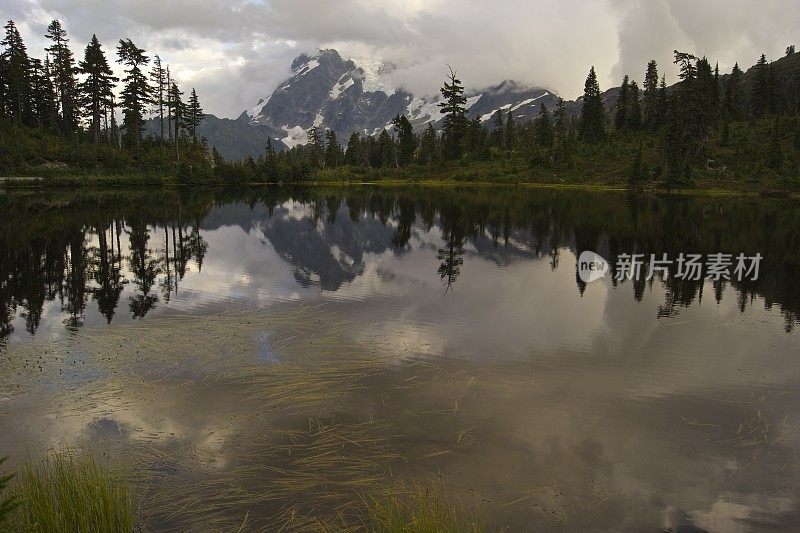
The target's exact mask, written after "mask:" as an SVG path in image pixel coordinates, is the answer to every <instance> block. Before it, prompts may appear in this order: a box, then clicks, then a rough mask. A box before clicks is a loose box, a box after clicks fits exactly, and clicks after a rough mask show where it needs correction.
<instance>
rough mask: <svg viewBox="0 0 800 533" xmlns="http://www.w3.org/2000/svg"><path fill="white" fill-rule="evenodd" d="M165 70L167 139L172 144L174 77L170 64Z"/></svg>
mask: <svg viewBox="0 0 800 533" xmlns="http://www.w3.org/2000/svg"><path fill="white" fill-rule="evenodd" d="M165 70H166V77H167V88H166V90H167V103H166V107H167V140H168V141H169V143H170V144H172V77H171V76H170V73H169V65H167V68H166V69H165Z"/></svg>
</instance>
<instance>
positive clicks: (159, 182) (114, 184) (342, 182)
mask: <svg viewBox="0 0 800 533" xmlns="http://www.w3.org/2000/svg"><path fill="white" fill-rule="evenodd" d="M728 185H730V186H726V184H722V183H719V182H717V181H714V182H699V183H696V184H695V186H694V187H691V188H684V189H666V188H663V187H658V186H650V187H645V188H643V189H641V190H640V191H638V192H639V193H644V194H657V195H662V194H672V195H682V196H744V197H774V198H783V199H792V200H796V199H800V192H797V191H794V190H789V189H779V188H778V189H776V188H773V187H766V186H757V187H752V186H751V187H741V185H744V184H743V183H742V182H734V183H730V184H728ZM198 186H199V187H203V188H209V189H212V188H222V189H225V188H239V187H260V186H288V187H291V186H325V187H357V186H373V187H375V186H377V187H407V186H415V187H522V188H534V189H556V190H580V191H597V192H626V193H627V192H629V188H628V187H627V185H626V184H625V183H623V182H619V183H603V182H599V183H598V182H593V181H584V180H578V181H573V182H568V183H567V182H550V181H519V180H493V181H479V180H459V179H447V178H445V179H433V178H427V179H425V178H423V179H419V178H395V177H391V178H384V177H382V176H381V175H380V174H377V175H375V176H373V177H372V178H371V179H369V178H367V179H364V177H362V176H353V179H325V178H324V177H322V176H321V177H319V178H314V179H309V180H304V181H297V182H282V181H270V180H263V181H262V180H256V181H246V182H237V183H225V182H219V181H210V182H197V181H182V180H176V179H172V178H169V177H160V176H143V175H113V176H100V175H98V176H78V175H64V176H58V177H27V176H26V177H24V178H23V177H19V178H0V192H2V191H4V190H8V191H13V190H43V189H44V190H53V191H60V190H69V189H83V190H92V189H126V188H131V187H148V188H163V187H178V188H181V187H198Z"/></svg>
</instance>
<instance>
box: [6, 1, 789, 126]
mask: <svg viewBox="0 0 800 533" xmlns="http://www.w3.org/2000/svg"><path fill="white" fill-rule="evenodd" d="M4 11H6V17H7V18H11V19H14V20H15V21H16V22H17V23H18V25H19V28H20V31H21V32H22V34H23V38H24V39H25V40H26V42H27V43H28V45H29V48H30V49H31V52H32V53H33V54H34V55H41V53H42V49H43V47H44V46H45V44H46V43H45V39H44V37H43V35H44V30H45V26H46V24H47V21H48V20H49V19H50V18H52V17H58V18H60V19H62V21H63V22H64V24H65V26H66V27H67V29H68V31H69V34H70V37H71V39H72V45H73V50H74V52H75V55H76V57H80V56H81V55H82V54H83V47H84V46H85V43H86V42H88V40H89V38H90V37H91V34H92V33H97V35H98V38H100V40H101V42H102V43H103V44H104V45H105V48H106V50H107V52H112V51H113V49H114V47H115V45H116V42H117V41H118V40H119V39H120V38H123V37H130V38H131V39H133V40H134V42H136V43H137V44H138V45H139V46H141V47H144V48H145V49H147V50H148V51H149V52H150V53H151V54H153V53H156V52H157V53H159V55H160V56H161V57H162V59H163V60H164V61H165V62H167V63H169V64H170V65H172V71H173V72H174V73H175V74H176V76H177V78H178V81H179V83H181V84H182V85H183V86H184V89H186V90H189V89H190V88H191V86H195V87H196V88H197V91H198V93H199V95H200V97H201V100H202V101H203V103H204V106H205V109H206V111H208V112H211V113H215V114H218V115H221V116H234V117H235V116H237V115H238V114H239V113H240V112H241V110H242V109H246V108H249V107H251V106H252V105H253V103H254V102H255V101H257V100H258V98H260V97H263V96H264V94H268V93H269V92H270V91H271V90H272V88H274V86H275V85H277V83H278V82H279V81H280V80H281V79H283V78H285V77H286V76H288V75H289V64H290V63H291V59H292V58H293V57H295V56H296V55H298V54H299V53H300V52H304V51H305V52H308V51H314V50H315V49H317V48H320V47H335V48H337V49H339V50H340V52H342V53H343V55H345V56H348V55H354V56H360V57H364V56H367V57H369V56H373V57H375V56H379V57H382V58H383V59H386V60H389V61H392V62H393V63H395V64H396V65H397V66H398V69H397V70H396V71H395V72H394V73H393V74H392V78H393V80H392V81H393V82H394V83H395V84H396V85H400V86H404V87H407V88H408V89H410V90H412V91H414V92H416V93H422V94H431V93H434V92H435V91H436V89H437V87H438V86H439V84H440V82H441V78H442V76H443V72H444V71H445V69H446V65H447V64H450V65H453V66H454V67H456V68H458V70H459V73H460V74H461V77H462V79H463V80H464V81H465V82H466V83H467V84H468V85H469V86H471V87H472V88H481V87H485V86H488V85H491V84H495V83H497V82H499V81H501V80H503V79H506V78H512V79H517V80H520V81H523V82H526V83H531V84H536V85H539V86H542V87H546V88H548V89H552V90H554V91H556V92H558V93H560V94H562V95H564V96H565V97H568V98H574V97H575V96H577V95H579V94H580V92H581V90H582V88H583V81H584V78H585V76H586V72H587V71H588V68H589V66H591V65H594V66H595V67H596V69H597V72H598V75H599V77H600V81H601V85H602V86H603V87H608V86H611V85H616V84H617V83H618V80H619V79H620V78H621V76H622V74H624V73H629V74H631V75H632V76H633V78H634V79H637V80H641V77H642V76H643V73H644V68H645V65H646V63H647V60H649V59H650V58H655V59H657V60H659V62H660V64H661V67H662V70H663V71H665V72H667V74H668V79H671V78H672V76H674V68H673V66H672V64H671V52H672V50H673V49H675V48H678V49H686V50H691V51H693V52H695V53H697V54H703V55H707V56H708V57H709V58H710V59H711V60H712V61H717V60H718V61H719V62H720V67H721V68H722V69H723V70H725V71H727V70H728V69H729V68H730V67H731V66H732V65H733V63H734V62H736V61H739V62H740V63H741V64H742V65H745V66H748V65H750V64H752V63H753V62H754V61H755V59H756V58H757V57H758V55H759V54H760V53H762V52H764V53H767V55H768V57H771V58H775V57H777V56H779V55H780V54H781V53H782V52H783V50H784V48H785V47H786V46H787V45H788V44H792V42H791V41H792V38H793V36H794V32H795V29H796V28H797V27H800V6H798V4H797V2H796V1H795V0H764V1H761V2H758V3H753V2H749V1H746V0H725V1H723V0H536V1H532V0H494V1H491V2H490V1H487V0H410V1H405V2H397V1H394V0H340V1H337V2H330V1H329V0H263V1H255V0H251V1H245V0H234V1H233V2H222V1H216V0H192V1H189V0H170V1H168V2H164V1H163V0H158V1H156V0H140V1H131V0H108V1H102V0H9V1H8V2H6V5H4Z"/></svg>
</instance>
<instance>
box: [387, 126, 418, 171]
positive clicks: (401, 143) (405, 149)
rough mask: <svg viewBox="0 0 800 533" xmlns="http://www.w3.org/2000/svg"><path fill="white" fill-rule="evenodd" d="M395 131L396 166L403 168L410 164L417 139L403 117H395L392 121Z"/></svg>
mask: <svg viewBox="0 0 800 533" xmlns="http://www.w3.org/2000/svg"><path fill="white" fill-rule="evenodd" d="M392 124H394V127H395V130H396V131H397V164H398V166H401V167H405V166H408V165H410V164H411V162H412V160H413V159H414V152H415V151H416V150H417V137H416V136H415V135H414V129H413V128H412V127H411V122H410V121H409V120H408V118H407V117H406V116H405V115H397V116H396V117H394V119H393V120H392Z"/></svg>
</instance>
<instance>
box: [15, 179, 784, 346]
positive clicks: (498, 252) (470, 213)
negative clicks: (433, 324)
mask: <svg viewBox="0 0 800 533" xmlns="http://www.w3.org/2000/svg"><path fill="white" fill-rule="evenodd" d="M0 203H1V204H2V206H1V208H0V213H2V214H0V338H5V337H8V336H10V335H12V334H14V333H15V331H16V332H17V333H20V332H19V331H18V330H19V329H20V327H21V326H22V325H23V324H24V330H25V331H27V332H28V333H30V334H33V333H35V332H36V331H37V330H38V329H39V328H40V326H42V324H43V321H45V322H47V321H49V322H51V323H53V322H61V323H63V325H64V326H66V328H68V329H69V328H77V327H80V326H82V325H83V324H84V323H86V321H87V320H89V321H90V322H91V321H93V320H95V319H94V318H92V317H95V316H102V317H103V319H104V320H105V321H106V322H107V323H109V324H110V323H111V322H112V321H114V320H120V319H122V320H132V319H140V318H144V317H145V316H146V315H148V314H149V313H151V312H153V311H154V310H155V309H159V308H160V307H161V308H163V309H165V310H167V309H170V308H174V309H179V310H182V311H186V310H189V311H191V310H192V309H193V308H194V306H195V299H194V298H193V297H192V296H187V297H186V298H183V299H181V300H180V301H179V302H175V301H173V298H174V296H175V295H177V294H178V293H179V290H180V289H181V284H182V281H183V280H184V278H185V277H186V276H187V273H190V272H193V273H196V274H197V276H196V278H195V281H196V283H197V285H198V286H199V285H202V283H203V279H204V276H203V273H202V269H203V264H204V260H205V259H206V256H207V255H208V254H211V255H212V256H213V259H214V261H215V262H216V263H217V266H218V270H223V271H227V272H230V273H233V272H242V275H248V276H249V275H255V276H256V277H257V278H259V279H257V283H255V284H254V285H253V286H258V287H259V290H261V291H264V290H266V291H267V292H269V293H275V292H276V289H278V288H280V289H282V290H283V292H284V295H285V296H286V297H298V296H299V297H303V296H304V295H308V294H310V293H309V292H302V291H301V293H298V292H297V291H298V289H302V290H305V291H309V290H310V289H318V290H319V291H321V292H322V293H331V294H335V293H337V292H340V291H342V289H343V287H344V286H347V285H351V284H353V283H354V281H356V280H357V279H359V278H362V277H364V276H367V275H369V276H374V277H375V279H376V280H377V282H378V283H381V282H383V283H387V282H388V281H387V278H386V276H388V275H389V273H388V272H376V271H375V269H373V268H371V267H373V266H375V265H376V263H377V261H376V258H377V257H380V256H381V255H382V254H385V253H390V254H393V255H394V256H396V257H405V256H408V258H409V259H408V261H410V262H412V263H414V264H417V263H419V264H421V266H423V267H424V268H425V269H427V270H428V271H429V272H430V274H431V275H435V276H437V277H438V279H439V280H440V284H441V289H442V292H444V293H446V292H448V291H450V290H455V289H456V288H457V287H459V285H460V284H461V279H462V277H463V274H464V272H466V271H468V270H469V269H470V266H471V264H470V262H471V261H474V260H484V261H489V262H490V263H491V264H493V265H494V266H495V271H494V274H493V275H496V276H500V277H503V276H509V279H508V283H512V282H513V283H518V284H520V285H522V286H523V287H524V285H525V284H526V283H528V280H525V279H510V278H511V277H512V275H511V274H510V273H509V272H508V270H507V268H508V267H509V266H510V265H514V264H518V263H520V262H528V261H545V262H547V264H549V268H550V269H551V270H552V271H556V270H557V269H559V268H561V267H562V266H563V265H561V259H562V256H563V254H565V253H568V254H569V255H570V260H572V256H574V255H577V253H579V252H580V251H582V250H595V251H597V252H598V253H600V254H601V255H603V256H604V257H607V258H609V259H610V260H611V267H612V271H611V275H610V276H609V280H608V282H603V283H608V284H610V285H611V286H612V287H613V290H623V291H628V292H629V293H630V294H631V296H632V297H633V298H634V299H635V300H636V301H641V300H642V299H643V297H644V295H645V293H646V292H648V291H652V290H653V288H654V286H656V285H658V286H660V287H661V289H662V290H663V294H664V296H663V302H662V303H661V304H660V305H659V306H658V310H657V317H658V318H674V317H676V316H678V315H679V314H680V313H681V311H682V310H683V309H685V308H687V307H689V306H690V305H692V304H693V303H695V302H697V304H699V305H703V302H704V300H712V301H713V302H715V303H717V304H719V303H720V302H721V301H722V300H723V298H727V297H730V298H735V299H736V305H737V307H738V309H739V311H740V312H741V313H744V312H745V310H746V309H747V308H748V306H749V305H754V304H756V303H757V304H758V305H763V306H764V308H766V309H771V308H773V307H778V308H779V310H780V312H781V313H782V316H783V321H784V328H785V330H786V331H787V332H791V331H792V329H793V328H794V327H795V325H796V323H797V312H798V308H799V307H800V289H798V284H796V283H795V282H794V281H795V280H796V279H797V276H798V274H800V261H799V260H798V250H799V249H800V237H798V234H797V231H796V229H797V227H798V226H800V220H798V210H797V209H796V206H795V204H794V203H792V202H788V201H777V200H763V199H753V198H699V197H698V198H690V197H682V198H654V197H628V196H626V195H624V194H620V193H588V192H568V191H556V190H547V189H522V188H508V189H500V188H491V189H487V188H457V189H447V188H431V189H418V188H389V189H387V188H376V187H362V188H332V189H325V188H302V189H286V188H265V189H258V190H249V191H244V192H236V193H234V192H225V191H216V192H213V191H158V192H136V193H133V192H108V193H94V194H81V193H70V194H66V195H64V194H60V195H57V196H56V195H38V194H37V195H32V194H6V195H3V196H2V197H0ZM234 227H238V228H241V230H242V231H243V232H244V234H245V235H246V236H245V237H244V242H246V244H247V245H248V246H253V245H255V244H258V246H260V247H261V248H262V250H263V249H266V252H265V253H267V254H273V255H274V257H276V258H279V260H280V262H282V263H283V264H284V265H287V266H289V267H290V268H291V273H292V278H293V280H294V283H295V287H294V288H292V287H289V286H286V283H285V281H283V280H279V279H277V278H278V277H279V276H276V275H275V272H274V269H273V271H270V272H261V273H259V271H258V269H255V270H254V271H253V272H247V271H248V268H249V265H248V264H247V261H246V260H245V259H244V258H243V257H242V256H240V253H238V252H239V251H237V250H231V249H230V248H229V246H228V245H227V243H226V242H225V240H226V234H225V232H224V231H221V230H223V229H225V228H234ZM229 236H230V235H228V237H229ZM216 252H219V253H216ZM430 252H432V254H431V253H430ZM681 252H684V253H686V252H693V253H703V254H707V253H716V252H724V253H733V254H737V253H747V254H755V253H756V252H759V253H761V254H762V255H763V256H764V261H763V263H762V266H761V276H760V278H759V279H758V280H755V281H753V280H744V281H730V282H729V281H725V280H720V281H715V282H713V283H711V282H707V281H703V280H698V281H693V280H686V279H679V278H677V277H676V276H675V275H674V274H675V270H674V269H675V266H674V265H673V266H672V267H671V270H670V275H669V276H668V277H667V278H666V279H664V278H663V277H658V278H656V279H653V280H650V281H647V280H645V279H644V277H642V278H640V279H639V280H637V281H633V282H631V281H623V282H619V281H617V280H616V279H615V278H616V277H615V274H616V273H615V272H614V266H615V265H614V263H615V261H614V258H615V257H617V256H618V255H619V254H623V253H642V254H645V256H649V255H650V254H656V255H659V256H660V255H661V254H664V253H666V254H668V256H670V257H675V256H677V255H678V254H679V253H681ZM408 264H410V263H408V262H406V263H404V265H408ZM276 268H277V267H276ZM250 270H252V269H250ZM398 274H401V275H402V274H403V272H402V270H399V271H398V270H397V269H395V272H393V273H392V275H393V276H395V281H396V276H397V275H398ZM382 276H383V277H382ZM208 279H210V278H208ZM281 283H283V286H280V287H279V285H280V284H281ZM232 286H233V282H232V281H231V279H230V278H229V279H228V280H227V281H225V280H220V279H219V278H217V279H216V280H215V282H214V285H213V286H211V287H207V289H206V292H207V293H210V294H205V295H204V296H205V299H204V301H206V300H208V299H210V300H214V297H215V295H216V296H217V299H219V300H230V299H234V300H236V299H240V297H241V299H246V298H247V297H248V295H246V294H245V295H241V294H239V295H233V296H231V291H232V290H233V287H232ZM473 289H474V287H472V286H465V287H464V288H463V290H464V291H471V290H473ZM459 290H462V289H459ZM574 290H577V291H578V293H579V294H580V295H583V294H584V293H585V291H586V290H587V287H586V285H585V284H584V283H583V282H582V281H581V280H580V278H579V277H578V276H577V270H576V275H575V288H574ZM708 292H710V293H711V294H707V293H708ZM726 295H727V296H726ZM206 303H207V302H206ZM87 307H88V308H89V309H87ZM46 310H47V312H45V311H46ZM121 316H122V317H123V318H120V317H121ZM51 325H52V324H51Z"/></svg>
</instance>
